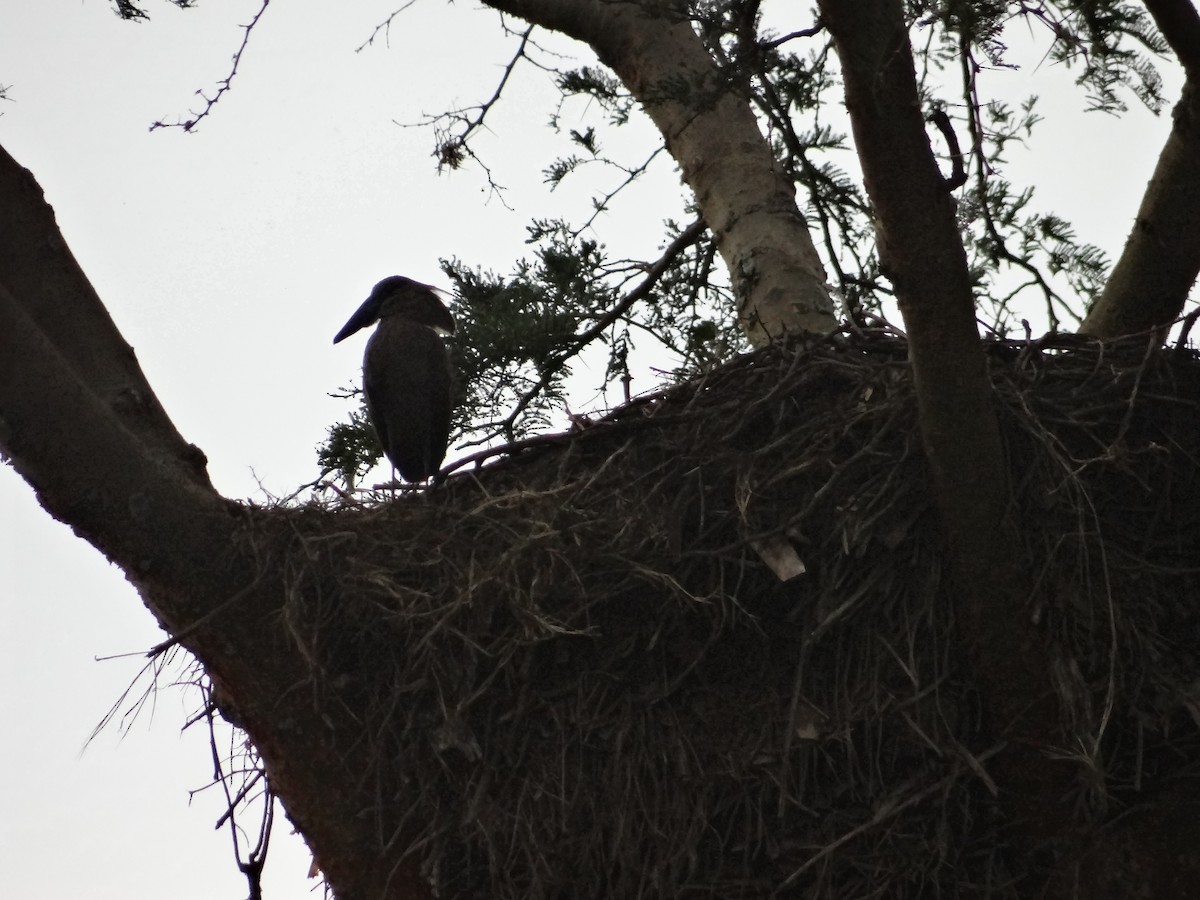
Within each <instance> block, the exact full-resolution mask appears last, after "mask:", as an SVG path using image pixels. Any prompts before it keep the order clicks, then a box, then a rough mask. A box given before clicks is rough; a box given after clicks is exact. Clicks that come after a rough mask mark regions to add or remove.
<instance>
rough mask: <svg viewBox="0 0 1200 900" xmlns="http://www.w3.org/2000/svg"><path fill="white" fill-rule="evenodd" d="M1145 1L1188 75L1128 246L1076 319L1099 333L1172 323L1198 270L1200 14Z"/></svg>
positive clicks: (1186, 1) (1180, 5) (1178, 4)
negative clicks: (1081, 316)
mask: <svg viewBox="0 0 1200 900" xmlns="http://www.w3.org/2000/svg"><path fill="white" fill-rule="evenodd" d="M1146 8H1147V9H1148V10H1149V11H1150V14H1151V15H1152V16H1153V17H1154V21H1155V24H1157V25H1158V28H1159V31H1161V32H1162V34H1163V36H1164V37H1165V38H1166V39H1167V43H1168V44H1170V46H1171V49H1172V50H1173V51H1174V53H1175V56H1176V57H1177V58H1178V59H1179V61H1180V63H1181V64H1182V65H1183V70H1184V72H1185V75H1186V77H1185V80H1184V84H1183V94H1182V96H1181V97H1180V98H1179V102H1178V103H1176V104H1175V109H1174V110H1173V111H1172V113H1171V117H1172V124H1171V133H1170V134H1169V135H1168V136H1167V141H1166V143H1165V144H1164V145H1163V149H1162V152H1161V154H1160V155H1159V157H1158V163H1157V164H1156V165H1155V167H1154V174H1153V175H1151V176H1150V183H1149V184H1148V185H1147V187H1146V193H1145V194H1144V195H1143V196H1142V203H1141V206H1140V207H1139V209H1138V213H1137V218H1136V219H1135V220H1134V223H1133V230H1132V231H1131V232H1130V234H1129V238H1128V240H1127V241H1126V243H1125V249H1124V250H1123V251H1122V252H1121V257H1120V259H1118V260H1117V264H1116V265H1115V266H1114V267H1113V271H1112V274H1111V275H1110V276H1109V279H1108V282H1107V283H1106V284H1105V286H1104V291H1103V292H1102V293H1101V294H1100V296H1099V297H1098V298H1097V299H1096V302H1095V303H1094V304H1093V305H1092V307H1091V309H1089V310H1088V314H1087V317H1086V318H1085V319H1084V321H1083V324H1082V326H1080V329H1079V330H1080V331H1081V332H1083V333H1084V334H1091V335H1095V336H1096V337H1099V338H1115V337H1120V336H1122V335H1128V334H1137V333H1139V332H1143V331H1148V330H1150V329H1153V328H1159V327H1162V326H1165V325H1167V324H1169V323H1170V322H1171V321H1172V320H1173V319H1175V318H1176V317H1178V316H1179V314H1180V313H1181V312H1182V311H1183V306H1184V303H1185V302H1186V301H1187V297H1188V292H1189V291H1191V289H1192V285H1193V284H1195V282H1196V276H1197V274H1200V13H1197V12H1196V7H1195V6H1194V5H1193V4H1192V2H1191V0H1146ZM1110 174H1112V173H1110ZM1098 189H1099V190H1103V185H1099V186H1098Z"/></svg>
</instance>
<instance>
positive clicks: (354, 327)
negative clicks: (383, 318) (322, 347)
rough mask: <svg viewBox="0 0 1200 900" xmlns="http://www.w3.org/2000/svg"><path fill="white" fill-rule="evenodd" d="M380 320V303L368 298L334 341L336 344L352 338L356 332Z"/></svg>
mask: <svg viewBox="0 0 1200 900" xmlns="http://www.w3.org/2000/svg"><path fill="white" fill-rule="evenodd" d="M378 318H379V301H378V300H376V299H375V298H374V297H368V298H367V299H366V300H365V301H363V305H362V306H360V307H359V308H358V309H357V310H355V312H354V315H352V316H351V317H350V321H349V322H347V323H346V324H345V325H343V326H342V330H341V331H339V332H338V333H337V336H336V337H335V338H334V339H333V342H334V343H335V344H336V343H337V342H338V341H340V340H343V339H344V338H348V337H350V335H352V334H354V332H356V331H358V330H359V329H361V328H366V327H367V326H368V325H371V324H374V322H375V321H376V320H377V319H378Z"/></svg>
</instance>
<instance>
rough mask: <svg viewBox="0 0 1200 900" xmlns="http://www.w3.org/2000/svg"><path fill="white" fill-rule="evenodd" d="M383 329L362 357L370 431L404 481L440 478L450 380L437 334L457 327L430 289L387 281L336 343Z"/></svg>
mask: <svg viewBox="0 0 1200 900" xmlns="http://www.w3.org/2000/svg"><path fill="white" fill-rule="evenodd" d="M376 321H378V322H379V327H378V328H376V329H375V333H374V334H373V335H371V339H370V340H369V341H367V349H366V351H365V353H364V354H363V394H364V395H365V397H366V401H367V413H368V415H369V416H370V419H371V425H372V426H373V427H374V429H375V433H376V434H377V435H378V436H379V443H380V444H382V445H383V452H384V453H385V454H387V458H388V459H389V460H391V462H392V465H394V466H395V467H396V469H397V471H399V473H400V475H401V477H403V478H404V480H405V481H423V480H424V479H426V478H428V477H430V476H431V475H435V474H437V471H438V469H439V468H440V467H441V464H442V459H443V458H444V457H445V455H446V446H447V443H448V442H449V439H450V413H451V387H452V380H453V379H452V374H451V369H450V357H449V354H448V353H447V352H446V345H445V344H444V343H443V342H442V338H441V337H440V335H439V333H438V332H439V331H444V332H447V333H453V331H454V319H453V318H451V316H450V311H449V310H448V309H446V307H445V305H444V304H443V303H442V301H441V300H440V299H439V298H438V296H437V294H436V293H434V290H433V288H431V287H429V286H428V285H424V284H421V283H419V282H416V281H412V280H411V279H408V278H404V277H403V276H400V275H393V276H392V277H390V278H385V279H384V280H383V281H381V282H379V284H377V285H375V289H374V290H373V291H371V296H370V297H368V298H367V300H366V302H364V303H363V305H362V306H360V307H359V309H358V311H357V312H355V314H354V315H353V316H351V317H350V321H349V322H347V323H346V325H345V326H344V327H343V328H342V330H341V331H340V332H338V335H337V337H335V338H334V339H333V342H334V343H335V344H336V343H337V342H338V341H340V340H342V339H343V338H345V337H347V336H348V335H350V334H353V333H354V332H356V331H358V330H359V329H361V328H365V327H367V326H368V325H371V324H372V323H374V322H376Z"/></svg>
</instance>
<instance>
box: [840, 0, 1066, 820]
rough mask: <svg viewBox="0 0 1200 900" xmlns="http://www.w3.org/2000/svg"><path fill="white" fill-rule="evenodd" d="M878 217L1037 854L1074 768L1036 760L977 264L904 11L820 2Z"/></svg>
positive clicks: (1044, 731) (1018, 571)
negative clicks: (936, 149) (932, 139)
mask: <svg viewBox="0 0 1200 900" xmlns="http://www.w3.org/2000/svg"><path fill="white" fill-rule="evenodd" d="M818 5H819V8H820V11H821V19H822V21H823V22H824V23H825V25H826V27H828V29H829V31H830V33H831V34H832V35H833V39H834V45H835V47H836V50H837V54H838V58H839V60H840V61H841V64H842V71H843V80H844V82H845V89H846V106H847V109H848V111H849V113H850V120H851V125H852V129H853V133H854V141H855V146H856V149H857V151H858V155H859V159H860V160H861V162H862V167H863V176H864V180H865V182H866V188H867V193H868V195H869V197H870V199H871V203H872V205H873V207H874V211H875V216H876V229H877V237H878V243H879V256H880V264H881V268H882V271H883V272H884V274H885V275H887V276H888V277H889V278H890V279H891V281H892V284H893V285H894V286H895V290H896V298H897V301H898V302H899V305H900V311H901V313H902V315H903V317H904V324H905V328H906V331H907V333H908V341H909V360H910V363H911V366H912V371H913V379H914V381H915V383H916V389H917V402H918V408H919V415H920V427H921V434H922V437H923V440H924V444H925V452H926V457H927V459H928V464H929V468H930V471H931V474H932V480H933V485H934V490H935V491H936V494H937V496H936V498H935V499H936V501H937V505H938V508H939V510H940V513H941V517H942V530H943V533H944V535H945V538H946V541H947V546H948V550H949V563H950V566H949V568H950V573H951V575H952V579H953V584H954V594H955V600H954V602H955V604H956V611H957V613H958V621H959V623H960V627H961V631H962V637H963V638H964V640H965V642H966V644H967V649H968V653H969V655H970V659H971V661H972V663H973V669H974V674H975V676H976V678H977V679H978V680H979V684H980V686H981V688H982V689H983V691H984V694H985V699H986V702H987V705H988V712H989V714H990V720H991V721H990V723H989V724H990V725H991V727H992V728H993V729H994V730H995V731H996V732H997V733H998V734H1003V735H1004V736H1006V737H1007V738H1009V739H1010V740H1011V741H1012V746H1011V749H1010V750H1009V751H1008V752H1007V754H1006V755H1004V756H1003V757H1002V758H1001V759H1000V761H999V763H998V764H997V770H996V772H995V776H996V779H997V781H998V782H999V783H1001V786H1002V790H1004V792H1005V796H1007V797H1009V798H1010V807H1011V812H1012V814H1013V816H1014V818H1015V819H1016V820H1018V821H1019V822H1020V827H1021V830H1023V832H1024V833H1025V834H1027V835H1028V836H1030V837H1031V838H1032V839H1033V841H1034V842H1043V841H1046V840H1053V839H1054V838H1055V837H1056V836H1057V835H1059V834H1061V833H1064V832H1066V831H1067V830H1068V828H1069V824H1070V823H1069V818H1068V817H1069V808H1068V807H1066V806H1065V805H1064V804H1063V803H1062V802H1061V798H1062V791H1063V790H1064V789H1065V788H1066V786H1067V785H1069V783H1070V778H1069V773H1068V774H1067V776H1066V777H1064V768H1065V766H1063V765H1051V764H1049V762H1048V761H1047V760H1046V759H1044V758H1043V756H1042V754H1041V753H1040V751H1039V749H1037V748H1040V747H1042V746H1047V745H1053V744H1055V743H1056V741H1055V738H1056V737H1058V735H1059V731H1060V726H1059V720H1058V709H1057V705H1056V703H1055V702H1054V701H1053V699H1052V698H1053V697H1054V691H1053V690H1052V689H1051V686H1052V683H1051V680H1050V673H1049V671H1048V661H1047V655H1046V653H1045V650H1044V647H1043V646H1042V641H1041V640H1040V638H1039V635H1038V633H1037V631H1036V629H1035V628H1034V626H1033V624H1032V622H1031V620H1030V615H1029V612H1028V610H1027V608H1026V602H1027V600H1028V598H1029V589H1030V582H1029V580H1028V573H1027V572H1026V571H1024V570H1023V569H1022V567H1021V565H1020V560H1021V558H1022V556H1023V554H1022V552H1021V545H1020V542H1019V541H1018V538H1017V532H1016V523H1014V522H1013V521H1012V519H1011V517H1010V510H1009V503H1010V497H1011V492H1010V489H1009V475H1008V467H1007V463H1006V460H1005V455H1004V449H1003V446H1002V444H1001V440H1000V430H999V424H998V421H997V418H996V408H995V401H994V397H993V391H992V386H991V381H990V379H989V378H988V374H987V362H986V359H985V357H984V354H983V348H982V346H981V344H980V340H979V331H978V327H977V325H976V321H975V306H974V301H973V297H972V292H971V282H970V277H969V274H968V270H967V259H966V253H965V251H964V249H963V245H962V240H961V238H960V236H959V232H958V226H957V223H956V221H955V217H954V207H953V203H952V199H951V197H950V193H949V191H948V189H947V187H946V184H945V181H944V180H943V178H942V175H941V173H940V172H939V170H938V167H937V163H936V160H935V158H934V155H933V151H932V149H931V147H930V144H929V138H928V136H927V134H926V131H925V119H924V116H923V114H922V110H921V107H920V101H919V99H918V92H917V83H916V75H915V70H914V65H913V57H912V49H911V46H910V44H909V40H908V29H907V27H906V24H905V21H904V10H903V8H902V5H901V2H900V0H820V2H819V4H818Z"/></svg>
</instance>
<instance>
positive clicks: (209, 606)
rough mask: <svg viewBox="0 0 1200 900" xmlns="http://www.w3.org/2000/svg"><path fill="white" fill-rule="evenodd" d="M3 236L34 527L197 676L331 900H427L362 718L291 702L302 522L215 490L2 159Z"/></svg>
mask: <svg viewBox="0 0 1200 900" xmlns="http://www.w3.org/2000/svg"><path fill="white" fill-rule="evenodd" d="M0 235H2V236H3V248H2V252H0V447H3V449H4V452H5V453H6V454H7V456H8V457H9V458H10V459H11V461H12V465H13V467H14V468H15V469H16V470H17V472H18V473H19V474H21V475H22V476H23V477H24V478H25V479H26V480H27V481H28V482H29V483H30V484H31V485H32V486H33V488H34V489H35V490H36V491H37V495H38V499H39V501H40V502H41V504H42V506H43V507H45V509H46V511H47V512H49V513H50V514H51V515H52V516H54V517H55V518H57V519H59V520H60V521H62V522H65V523H67V524H68V525H70V526H71V527H72V528H73V529H74V530H75V533H76V534H78V535H80V536H81V537H83V538H85V539H86V540H88V541H89V542H90V543H92V544H93V545H94V546H95V547H96V548H97V549H99V550H100V551H101V552H102V553H104V555H105V556H106V557H107V558H108V559H109V560H110V561H112V562H113V563H115V564H116V565H118V566H120V567H121V568H122V569H123V570H124V571H125V572H126V574H127V576H128V577H129V579H130V581H131V582H133V584H134V585H135V586H136V587H137V588H138V590H139V592H140V593H141V595H142V598H143V600H144V601H145V603H146V606H147V607H148V608H149V609H150V611H151V612H153V613H154V615H155V616H156V617H157V618H158V620H159V622H160V623H161V624H162V626H163V627H164V628H165V629H166V630H167V631H168V632H169V633H170V634H172V635H174V636H175V638H176V639H177V640H178V642H179V643H180V644H181V645H182V646H184V647H186V648H187V649H188V650H189V651H190V652H191V653H192V654H193V655H195V657H196V658H197V659H198V660H199V661H200V662H201V663H202V664H203V665H204V669H205V672H206V673H207V674H208V675H209V677H210V678H212V680H213V683H214V686H215V687H216V688H217V691H218V693H219V696H221V697H222V698H223V703H224V706H223V712H225V713H226V714H227V717H228V718H230V719H231V720H233V721H236V722H237V723H238V724H239V725H241V726H242V727H243V728H244V729H245V730H246V732H247V733H248V734H249V735H250V736H251V738H252V739H253V741H254V744H255V747H257V748H258V750H259V752H260V753H261V755H262V758H263V760H264V761H265V763H266V767H267V772H268V776H269V778H270V783H271V786H272V789H273V790H274V791H275V792H276V794H277V795H278V796H279V797H280V798H281V799H282V800H283V801H284V804H285V806H286V809H287V811H288V814H289V816H290V817H291V818H292V819H293V820H294V821H295V822H296V824H297V826H298V827H299V829H300V831H301V832H302V833H303V834H304V836H305V837H306V839H307V840H308V841H309V843H310V846H311V847H312V849H313V852H314V854H315V856H316V858H317V861H318V863H319V864H320V866H321V869H322V871H323V872H324V873H325V875H326V877H327V878H328V880H329V883H330V885H332V886H333V888H334V890H335V891H336V892H337V895H338V897H339V898H341V900H357V898H372V900H374V898H382V897H394V898H425V897H428V896H429V887H428V883H427V882H426V881H425V880H424V879H422V878H421V877H420V876H419V874H418V873H417V872H416V870H415V864H413V863H411V862H405V861H403V860H402V859H401V854H402V853H403V851H404V850H405V849H406V847H407V844H406V842H405V841H404V840H403V839H400V840H394V841H392V843H391V845H390V847H389V849H386V850H385V849H384V847H383V840H381V835H382V836H383V838H385V839H390V838H392V837H393V835H394V830H395V829H396V827H397V825H396V820H397V819H398V818H399V813H398V812H397V811H394V810H393V811H388V810H386V809H385V810H380V811H378V814H377V815H367V814H364V813H365V812H367V810H368V809H369V806H368V805H367V803H366V801H364V789H363V786H362V785H361V784H359V783H358V780H359V774H360V773H361V772H362V771H364V765H365V764H364V762H363V760H362V756H363V753H364V752H365V751H364V748H363V740H362V734H361V727H360V724H359V722H360V721H361V719H360V718H359V717H358V716H357V715H356V710H355V709H354V708H353V706H352V705H349V704H348V703H347V702H345V701H344V700H342V698H339V702H336V703H323V704H317V703H314V702H313V698H312V696H311V695H310V694H308V693H307V692H306V691H305V690H303V689H302V686H304V685H305V684H307V683H308V682H309V681H310V680H311V673H310V672H309V671H308V670H307V668H306V661H305V659H304V658H303V657H302V656H301V655H299V654H298V653H297V652H296V641H295V640H294V638H293V636H292V635H290V634H289V633H288V631H287V630H286V623H285V618H286V617H285V616H284V615H283V609H284V605H285V598H287V597H288V594H289V592H292V591H294V590H295V586H293V585H288V584H287V583H286V582H285V574H286V573H285V567H284V566H283V564H282V562H283V560H282V558H281V556H280V554H281V553H282V552H284V548H286V546H287V545H288V543H289V542H292V541H294V540H295V537H296V536H297V535H299V534H300V533H301V527H300V526H301V523H300V522H298V521H297V517H296V516H288V515H287V514H284V513H282V512H280V511H276V512H275V513H273V514H261V513H254V512H253V511H251V510H247V509H244V508H242V507H240V506H239V505H238V504H235V503H232V502H230V501H227V500H225V499H224V498H222V497H220V496H219V495H218V494H217V493H216V491H215V490H214V489H213V488H212V485H211V484H210V482H209V480H208V477H207V473H206V471H205V468H204V465H205V461H204V456H203V454H202V453H200V451H199V450H197V449H196V448H195V447H193V446H191V445H189V444H188V443H187V442H186V441H184V440H183V439H182V438H181V437H180V436H179V434H178V432H177V431H176V430H175V428H174V426H173V425H172V424H171V422H170V420H169V419H168V418H167V416H166V414H165V413H164V412H163V410H162V407H161V406H160V405H159V403H158V401H157V399H156V398H155V396H154V394H153V393H152V391H151V390H150V387H149V385H148V384H147V382H146V380H145V377H144V376H143V374H142V372H141V370H140V369H139V367H138V365H137V362H136V360H135V358H134V355H133V352H132V350H131V349H130V347H129V345H128V344H127V343H126V342H125V341H124V340H123V339H122V338H121V335H120V334H119V333H118V332H117V330H116V328H115V326H114V325H113V323H112V320H111V319H110V318H109V316H108V314H107V312H106V311H105V309H104V307H103V305H102V304H101V303H100V300H99V298H97V297H96V295H95V292H94V291H93V290H92V288H91V286H90V285H89V284H88V282H87V280H86V278H85V277H84V275H83V273H82V272H81V271H80V269H79V267H78V265H77V264H76V262H75V260H74V258H73V257H72V256H71V253H70V251H69V250H68V249H67V247H66V244H65V242H64V241H63V238H62V235H61V234H60V233H59V231H58V228H57V225H56V224H55V221H54V213H53V211H52V210H51V209H50V207H49V206H48V205H47V204H46V202H45V200H44V199H43V197H42V193H41V190H40V188H39V187H38V186H37V184H36V182H35V181H34V180H33V177H32V175H30V173H29V172H28V171H26V170H25V169H22V168H21V166H20V165H18V164H17V163H16V161H15V160H13V159H12V157H11V156H9V155H8V154H7V153H5V152H4V151H3V150H0ZM49 398H52V399H49ZM251 525H253V526H254V528H253V529H252V528H251V527H250V526H251ZM252 535H253V539H251V536H252ZM264 543H265V546H264ZM374 805H375V806H377V807H378V806H381V804H378V803H375V804H374Z"/></svg>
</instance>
